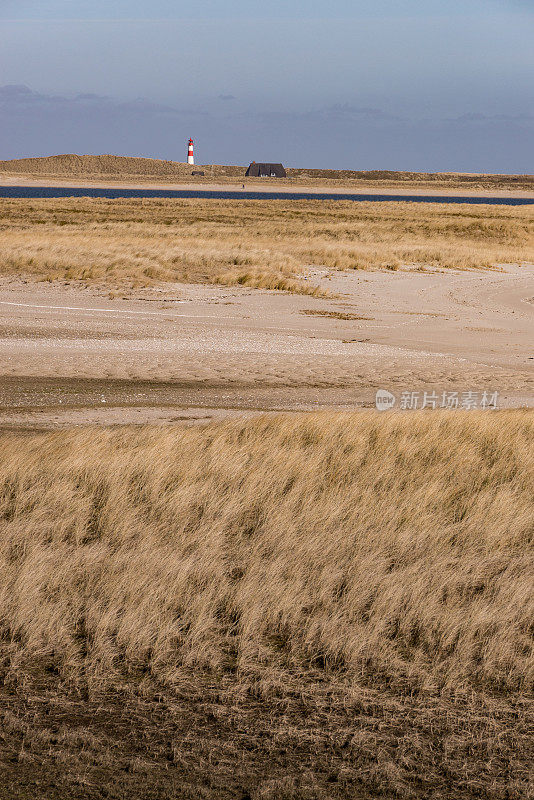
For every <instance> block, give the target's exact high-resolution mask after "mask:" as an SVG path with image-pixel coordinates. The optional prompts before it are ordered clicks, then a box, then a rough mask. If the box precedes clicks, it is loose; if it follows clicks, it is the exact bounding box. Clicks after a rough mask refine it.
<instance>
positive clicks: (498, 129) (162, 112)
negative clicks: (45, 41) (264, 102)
mask: <svg viewBox="0 0 534 800" xmlns="http://www.w3.org/2000/svg"><path fill="white" fill-rule="evenodd" d="M224 96H225V97H226V96H227V95H224ZM195 104H196V105H195V107H189V108H176V107H174V106H171V105H161V104H159V103H156V102H153V101H151V100H148V99H143V98H138V99H137V100H130V101H124V100H118V99H115V98H113V97H108V96H105V95H99V94H92V93H83V94H77V95H73V96H71V97H67V96H64V95H56V94H51V93H50V94H46V93H40V92H35V91H33V90H32V89H31V88H29V87H28V86H23V85H11V86H3V87H0V115H1V118H2V126H0V153H1V156H0V157H1V158H4V159H9V158H23V157H25V156H39V155H53V154H56V153H94V154H98V153H114V154H116V155H139V156H146V157H153V158H165V159H173V160H177V161H183V160H185V157H186V154H187V149H186V148H187V145H186V143H187V140H188V139H189V136H191V135H192V136H193V138H194V139H195V145H196V146H197V157H198V161H199V163H218V164H248V163H250V161H253V160H255V161H267V162H271V161H272V162H275V161H282V162H284V163H285V164H287V165H288V166H297V167H299V166H300V167H325V168H331V169H398V170H413V171H429V172H433V171H436V172H438V171H443V172H446V171H455V170H458V171H464V172H521V173H524V172H527V171H529V170H530V169H531V163H532V162H531V151H532V125H533V122H534V118H533V117H532V116H529V115H528V114H518V115H515V116H514V115H506V114H496V115H493V116H487V115H486V114H483V113H480V112H478V110H470V111H467V112H466V113H465V114H463V115H461V116H459V117H456V118H455V119H426V120H422V119H419V118H415V117H413V118H409V117H407V116H406V117H396V116H394V115H393V114H389V113H387V112H386V111H383V110H382V109H380V108H375V107H373V106H366V105H363V104H362V105H358V104H357V103H341V104H336V105H330V106H325V107H321V108H316V109H311V110H308V111H306V110H298V109H295V110H290V111H278V110H276V109H272V110H270V109H269V108H268V107H267V109H265V108H264V107H262V108H260V110H258V108H257V105H252V101H251V103H249V104H247V103H245V102H244V101H241V100H240V101H239V102H238V103H234V102H233V101H228V102H226V101H224V100H222V99H220V98H218V97H214V96H212V97H211V98H206V97H205V98H203V97H201V96H199V97H197V98H196V99H195Z"/></svg>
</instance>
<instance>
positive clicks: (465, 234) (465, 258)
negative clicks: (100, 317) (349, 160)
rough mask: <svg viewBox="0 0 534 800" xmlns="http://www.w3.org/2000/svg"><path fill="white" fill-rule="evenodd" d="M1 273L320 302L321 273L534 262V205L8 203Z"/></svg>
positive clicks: (2, 206) (3, 207) (4, 204)
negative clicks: (245, 290) (244, 289)
mask: <svg viewBox="0 0 534 800" xmlns="http://www.w3.org/2000/svg"><path fill="white" fill-rule="evenodd" d="M0 225H1V238H0V275H20V274H22V275H27V276H30V277H33V278H36V279H40V280H67V281H69V280H81V281H84V282H86V283H97V284H101V285H105V286H111V287H118V288H120V287H134V288H135V287H142V286H149V285H152V284H155V283H161V282H209V283H223V284H227V285H239V284H241V285H246V286H251V287H262V288H270V289H281V290H283V291H293V292H300V293H304V294H311V295H316V296H321V295H324V294H325V292H324V290H322V289H320V288H318V287H317V286H314V285H312V284H311V283H309V282H307V281H303V280H302V279H301V278H302V275H303V274H305V273H306V272H307V270H308V268H309V267H326V268H329V269H340V270H344V269H386V268H389V269H398V268H402V267H404V266H409V267H412V268H423V269H424V268H427V267H430V268H460V269H475V268H488V267H492V266H495V265H499V264H504V263H517V262H523V261H529V262H532V261H534V217H533V214H532V209H531V208H529V207H525V206H522V207H496V206H477V205H475V206H470V205H462V206H450V205H441V204H439V205H434V204H418V205H411V204H407V203H380V204H377V203H362V204H354V203H350V202H346V203H344V202H325V201H302V202H296V201H284V200H279V201H272V200H259V201H253V202H251V201H239V202H237V201H233V202H227V201H222V200H200V199H199V200H196V199H194V200H180V201H175V200H101V199H67V200H2V201H0Z"/></svg>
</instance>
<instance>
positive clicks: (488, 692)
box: [0, 412, 534, 800]
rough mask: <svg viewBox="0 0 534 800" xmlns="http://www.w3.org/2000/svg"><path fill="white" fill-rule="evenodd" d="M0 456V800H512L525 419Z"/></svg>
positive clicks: (415, 418)
mask: <svg viewBox="0 0 534 800" xmlns="http://www.w3.org/2000/svg"><path fill="white" fill-rule="evenodd" d="M0 449H1V451H2V454H3V458H2V461H1V463H0V632H1V639H0V656H1V659H0V673H2V674H3V678H4V680H3V682H4V686H5V687H7V694H6V693H5V691H4V690H2V691H3V692H4V694H3V695H2V697H3V701H2V706H3V708H4V711H3V734H2V735H3V737H4V752H5V753H6V754H7V755H6V759H5V762H3V763H4V766H5V775H6V777H5V778H4V781H5V783H4V786H5V787H7V788H6V792H7V794H6V795H5V796H6V797H8V796H9V797H24V798H29V797H35V796H36V795H35V787H34V783H35V778H38V781H39V783H40V785H41V787H44V786H45V784H46V786H48V789H47V790H46V791H45V790H44V788H41V794H40V795H39V796H43V797H44V796H46V797H54V798H55V797H62V796H69V797H84V798H85V797H95V798H96V797H99V796H101V795H99V794H98V793H96V788H91V787H102V786H103V785H104V784H105V786H106V787H107V791H106V796H107V797H113V798H115V797H116V798H119V797H123V796H124V794H123V793H124V791H125V787H127V788H128V795H129V796H131V797H135V798H137V797H139V798H140V797H144V798H145V797H155V798H156V797H157V798H164V797H168V796H174V794H173V792H174V793H176V792H178V794H179V795H180V797H184V798H185V797H189V798H193V797H195V798H196V797H203V798H208V797H209V798H218V800H219V798H228V800H229V798H253V799H254V800H262V798H263V800H279V798H293V800H296V798H306V800H318V799H319V798H325V799H326V798H329V799H330V800H332V799H333V798H342V797H343V798H358V797H361V798H369V797H383V798H386V797H387V798H392V797H404V798H428V797H433V798H443V799H445V798H450V797H452V796H454V797H456V798H473V800H474V798H481V797H485V798H492V800H497V798H498V799H499V800H505V798H507V799H508V800H512V799H513V800H520V799H521V798H526V797H527V796H528V793H529V784H528V770H529V759H530V756H531V754H532V740H531V736H530V733H531V731H532V724H533V717H532V694H531V692H532V682H533V677H534V661H533V654H532V645H533V629H532V619H533V618H534V596H533V593H532V585H533V580H534V569H533V563H534V561H533V558H532V535H533V531H534V503H533V492H532V487H533V480H534V419H533V417H532V415H531V414H530V413H528V412H495V413H491V412H486V413H484V412H480V413H466V414H461V413H450V414H446V413H432V414H422V413H414V414H412V415H406V416H402V415H383V416H378V415H374V414H369V415H365V414H335V415H332V414H314V415H309V416H292V417H290V416H283V415H278V416H266V417H260V418H256V419H254V420H249V421H248V422H243V421H234V422H231V423H225V424H211V425H208V426H206V427H203V428H186V427H182V426H174V427H169V428H164V429H157V428H153V427H146V428H141V429H120V430H110V429H108V430H105V429H100V430H94V429H86V430H84V429H78V430H70V431H63V432H58V433H54V434H46V435H36V434H32V435H20V434H19V435H16V434H11V435H9V434H4V435H3V436H2V438H1V439H0ZM43 669H45V670H46V672H39V670H43ZM36 675H47V676H48V677H46V678H43V677H41V678H39V679H37V678H36V677H35V676H36ZM55 675H57V677H54V676H55ZM36 680H37V683H35V681H36ZM69 685H70V686H71V687H73V688H74V689H76V691H77V692H81V695H80V694H78V695H77V696H74V697H73V696H72V694H69V692H68V686H69ZM106 692H107V693H106ZM103 693H104V694H103ZM80 697H81V698H83V700H80ZM529 731H530V733H529ZM0 759H1V757H0ZM10 781H11V782H10ZM21 781H22V783H21ZM47 781H48V783H47ZM21 785H23V786H25V787H27V789H24V791H23V790H21V789H20V786H21ZM14 787H16V788H17V790H18V792H17V793H16V794H15V793H14ZM32 787H33V788H32ZM51 787H52V788H51ZM53 787H56V788H55V789H54V788H53ZM57 787H62V788H60V789H58V788H57ZM143 787H144V788H143ZM98 791H100V788H99V789H98ZM0 796H2V794H1V791H0Z"/></svg>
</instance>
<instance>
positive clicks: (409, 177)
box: [0, 153, 534, 191]
mask: <svg viewBox="0 0 534 800" xmlns="http://www.w3.org/2000/svg"><path fill="white" fill-rule="evenodd" d="M245 169H246V168H245V166H244V165H242V166H235V165H222V164H208V165H205V166H200V167H199V166H196V167H191V166H189V165H188V164H184V163H181V162H177V161H164V160H162V159H155V158H135V157H128V156H114V155H100V156H89V155H76V154H74V153H69V154H64V155H57V156H46V157H43V158H21V159H14V160H11V161H0V175H1V174H2V173H6V174H8V175H14V176H16V175H20V176H29V177H35V178H56V179H63V180H65V179H67V180H72V181H75V180H78V181H80V180H99V181H101V180H105V181H124V180H135V181H140V182H143V181H154V180H157V181H158V182H161V183H165V182H172V181H174V182H176V181H179V182H187V181H194V182H195V183H197V182H207V181H213V180H216V181H217V182H223V183H226V182H229V183H237V182H238V181H243V180H245V178H244V175H245ZM199 170H202V171H204V172H205V177H204V178H199V177H196V176H195V177H192V176H191V173H192V172H193V171H199ZM287 174H288V180H283V181H278V180H277V181H276V184H277V185H280V183H282V184H291V185H297V186H298V187H302V188H305V187H306V186H342V187H348V188H353V189H358V188H359V187H362V186H366V187H367V186H371V187H374V188H376V189H382V188H395V187H400V188H406V186H413V187H414V189H417V188H433V189H446V190H450V191H461V190H462V189H464V190H470V189H484V190H490V191H491V190H503V189H504V190H507V191H517V190H527V191H532V190H534V177H533V176H532V175H484V174H462V173H456V172H451V173H439V172H438V173H430V172H394V171H391V170H367V171H363V170H334V169H291V168H288V170H287ZM246 181H247V184H249V185H255V184H261V185H264V184H265V180H261V179H259V180H253V179H248V178H247V179H246Z"/></svg>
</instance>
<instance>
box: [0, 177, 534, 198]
mask: <svg viewBox="0 0 534 800" xmlns="http://www.w3.org/2000/svg"><path fill="white" fill-rule="evenodd" d="M243 184H245V190H244V191H247V192H260V193H272V192H280V193H283V194H290V193H304V194H346V195H351V194H370V195H375V196H377V197H383V196H388V195H398V196H399V197H406V196H415V197H417V196H420V197H443V198H447V197H506V198H509V199H517V200H523V199H532V201H533V202H534V192H529V191H525V190H515V189H514V190H512V189H470V188H464V187H461V188H458V189H443V188H435V189H434V188H432V187H429V186H428V185H426V186H423V187H419V186H418V185H417V184H416V183H412V184H410V185H409V186H400V187H399V186H396V185H392V186H388V185H384V183H383V182H380V183H379V185H376V184H373V183H368V184H364V183H362V184H360V183H357V184H355V185H353V186H347V185H346V184H345V185H342V186H332V185H329V186H318V185H317V184H313V185H310V186H307V185H306V183H302V182H300V181H298V180H295V182H294V183H293V182H292V183H289V182H288V181H282V180H280V182H278V180H274V179H273V180H269V181H268V182H265V183H257V182H249V181H248V179H243V180H241V179H239V178H238V179H235V180H234V179H232V181H231V182H228V183H211V182H204V181H203V179H199V180H195V181H191V183H186V182H181V183H170V182H169V183H167V182H161V181H160V182H157V181H149V180H147V181H140V180H137V181H116V180H108V181H106V180H94V181H93V180H86V179H80V180H76V179H72V180H69V179H62V180H59V179H56V178H33V177H28V176H26V175H9V174H7V175H5V174H0V186H29V187H31V186H35V187H39V186H46V187H51V188H69V187H73V188H79V189H110V188H111V189H113V188H115V189H134V190H135V189H140V190H142V189H154V190H159V191H198V192H207V191H215V192H235V191H243V188H242V187H243Z"/></svg>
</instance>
